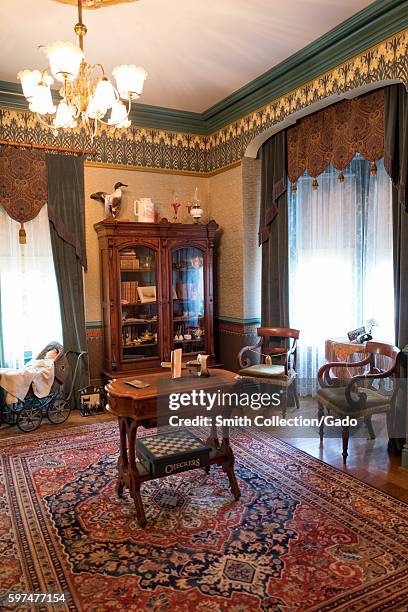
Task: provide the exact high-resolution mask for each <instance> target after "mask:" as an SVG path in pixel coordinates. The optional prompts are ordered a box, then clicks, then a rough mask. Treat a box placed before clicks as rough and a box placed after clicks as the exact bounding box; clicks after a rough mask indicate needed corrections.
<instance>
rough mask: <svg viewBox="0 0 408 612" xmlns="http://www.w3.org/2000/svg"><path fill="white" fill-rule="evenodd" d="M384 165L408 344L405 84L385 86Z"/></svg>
mask: <svg viewBox="0 0 408 612" xmlns="http://www.w3.org/2000/svg"><path fill="white" fill-rule="evenodd" d="M384 111H385V126H384V138H385V148H384V165H385V168H386V170H387V172H388V174H389V175H390V177H391V180H392V184H393V190H392V200H393V201H392V206H393V250H394V295H395V298H394V303H395V343H396V345H397V346H399V347H400V348H401V349H404V347H405V350H407V348H408V176H407V174H408V94H407V92H406V89H405V87H404V86H403V85H391V86H390V87H386V88H385V90H384ZM406 361H407V360H406V353H405V354H404V353H402V354H401V360H400V366H401V383H402V388H401V393H400V394H399V398H398V406H397V408H398V410H397V422H396V428H395V437H394V438H392V439H390V449H391V450H395V451H400V450H401V449H402V446H403V444H404V434H405V431H406V423H407V417H406V412H407V362H406Z"/></svg>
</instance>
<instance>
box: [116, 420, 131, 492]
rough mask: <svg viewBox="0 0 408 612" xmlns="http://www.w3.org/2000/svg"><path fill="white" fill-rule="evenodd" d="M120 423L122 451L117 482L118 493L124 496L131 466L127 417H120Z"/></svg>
mask: <svg viewBox="0 0 408 612" xmlns="http://www.w3.org/2000/svg"><path fill="white" fill-rule="evenodd" d="M118 425H119V436H120V437H119V439H120V453H119V460H118V481H117V483H116V493H117V494H118V496H119V497H122V495H123V489H124V487H125V480H124V479H125V474H127V471H128V467H129V461H128V454H127V435H126V429H127V427H126V418H123V417H118Z"/></svg>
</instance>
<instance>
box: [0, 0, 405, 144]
mask: <svg viewBox="0 0 408 612" xmlns="http://www.w3.org/2000/svg"><path fill="white" fill-rule="evenodd" d="M407 5H408V2H407V0H375V2H372V3H371V4H369V5H368V6H367V7H366V8H364V9H362V10H361V11H359V12H358V13H356V14H355V15H353V16H352V17H350V18H349V19H346V21H343V23H341V24H339V25H338V26H336V27H335V28H333V29H332V30H330V31H329V32H326V33H325V34H324V35H323V36H321V37H320V38H318V39H316V40H315V41H313V42H312V43H310V44H309V45H307V46H306V47H304V48H303V49H301V50H300V51H297V52H296V53H294V54H293V55H291V56H290V57H288V58H287V59H285V60H284V61H283V62H281V63H280V64H277V65H276V66H274V67H273V68H271V69H270V70H268V71H267V72H265V73H263V74H261V75H260V76H259V77H257V78H256V79H254V80H253V81H251V82H250V83H247V84H246V85H244V87H241V88H240V89H238V90H237V91H235V92H234V93H232V94H231V95H229V96H227V97H226V98H224V99H223V100H221V101H220V102H218V103H217V104H215V105H214V106H212V107H211V108H209V109H207V110H206V111H204V112H203V113H192V112H189V111H183V110H176V109H170V108H163V107H159V106H150V105H147V104H135V105H134V107H133V109H132V112H131V119H132V121H133V122H134V123H135V124H136V125H138V126H140V127H146V128H156V129H163V130H169V131H180V132H184V133H186V132H187V133H188V132H190V133H193V134H202V135H203V134H204V135H205V134H211V133H213V132H214V131H216V130H218V129H221V128H223V127H225V126H226V125H228V124H229V123H231V122H233V121H235V120H237V119H240V118H241V117H244V116H245V115H247V114H248V113H250V112H252V111H255V110H257V109H258V108H260V107H262V106H263V105H265V104H267V103H268V102H271V101H272V100H275V99H277V98H279V97H280V96H283V95H284V94H287V93H288V92H290V91H292V90H294V89H296V88H297V87H300V86H301V85H303V84H305V83H307V82H308V81H310V80H312V79H314V78H316V77H318V76H319V75H320V74H322V73H324V72H326V71H327V70H329V69H331V68H333V67H335V66H337V65H339V64H341V63H343V62H345V61H346V60H348V59H350V58H352V57H353V56H355V55H357V54H359V53H362V52H364V51H366V50H368V49H369V48H370V47H372V46H374V45H376V44H378V43H380V42H381V41H383V40H385V39H386V38H388V37H390V36H392V35H393V34H396V33H397V32H401V31H402V30H404V29H405V28H407V27H408V10H407V8H408V6H407ZM1 106H2V107H7V108H15V109H24V110H27V108H28V105H27V102H26V100H25V98H24V96H23V94H22V92H21V87H20V84H19V83H9V82H6V81H0V107H1Z"/></svg>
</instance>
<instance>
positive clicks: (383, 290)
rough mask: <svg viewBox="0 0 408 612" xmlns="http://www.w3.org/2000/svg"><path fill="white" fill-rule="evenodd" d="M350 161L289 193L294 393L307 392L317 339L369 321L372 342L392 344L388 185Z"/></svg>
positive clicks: (321, 351) (319, 360)
mask: <svg viewBox="0 0 408 612" xmlns="http://www.w3.org/2000/svg"><path fill="white" fill-rule="evenodd" d="M377 167H378V170H377V176H372V175H371V174H370V164H369V162H367V161H366V160H364V159H363V158H362V157H361V156H359V155H357V156H356V157H355V158H354V159H353V160H352V162H351V163H350V164H349V166H348V167H347V169H346V171H345V172H344V176H345V180H344V182H342V183H341V182H340V181H339V180H338V172H337V170H335V169H334V168H333V167H331V166H329V167H328V168H327V170H326V171H325V172H324V173H323V174H321V175H320V176H319V177H318V182H319V187H318V189H317V190H313V189H312V180H313V179H312V178H311V177H309V176H307V175H304V176H302V177H301V178H300V180H299V182H298V186H297V191H296V192H294V193H292V192H291V188H290V187H289V190H288V195H289V202H288V207H289V296H290V304H289V313H290V315H289V316H290V325H291V327H295V328H298V329H300V330H301V339H300V341H299V357H298V376H299V393H300V394H301V395H310V394H314V393H315V391H316V390H317V380H316V378H317V372H318V369H319V367H320V366H321V365H322V364H323V363H324V362H325V340H326V339H328V338H335V337H344V336H346V333H347V331H349V330H351V329H354V328H356V327H359V326H361V325H365V324H366V322H367V320H368V319H371V318H374V319H376V320H377V321H378V323H379V326H378V327H376V328H374V330H373V335H374V338H376V339H379V340H385V341H388V342H393V341H394V302H393V298H394V294H393V262H392V210H391V181H390V179H389V177H388V175H387V174H386V172H385V169H384V165H383V162H382V161H381V162H378V163H377Z"/></svg>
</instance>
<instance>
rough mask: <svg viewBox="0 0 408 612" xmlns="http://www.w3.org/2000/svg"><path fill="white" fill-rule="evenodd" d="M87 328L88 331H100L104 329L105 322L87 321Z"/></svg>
mask: <svg viewBox="0 0 408 612" xmlns="http://www.w3.org/2000/svg"><path fill="white" fill-rule="evenodd" d="M85 327H86V329H100V328H101V327H103V321H87V322H86V323H85Z"/></svg>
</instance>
